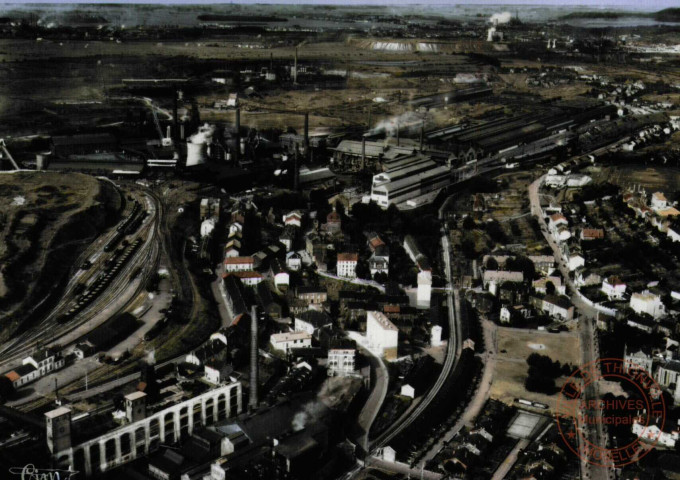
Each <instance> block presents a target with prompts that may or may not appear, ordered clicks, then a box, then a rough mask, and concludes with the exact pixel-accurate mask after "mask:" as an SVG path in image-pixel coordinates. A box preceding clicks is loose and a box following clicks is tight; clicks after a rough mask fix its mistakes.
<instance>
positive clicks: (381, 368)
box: [358, 349, 390, 452]
mask: <svg viewBox="0 0 680 480" xmlns="http://www.w3.org/2000/svg"><path fill="white" fill-rule="evenodd" d="M362 353H363V354H364V355H366V356H367V357H368V359H369V362H370V364H371V377H372V379H373V382H372V383H373V385H372V387H373V388H372V390H371V395H370V396H369V397H368V400H367V401H366V403H365V404H364V408H362V409H361V413H359V419H358V422H359V426H360V427H361V429H362V431H363V434H362V435H361V438H360V439H359V443H360V444H361V446H362V447H363V449H364V451H366V452H368V434H369V432H370V431H371V427H372V426H373V422H375V419H376V417H377V416H378V413H379V412H380V408H381V407H382V405H383V403H385V397H386V396H387V387H388V385H389V380H390V375H389V373H388V371H387V367H386V366H385V362H383V360H382V358H380V357H378V356H376V355H373V354H372V353H371V352H369V351H368V350H364V349H362Z"/></svg>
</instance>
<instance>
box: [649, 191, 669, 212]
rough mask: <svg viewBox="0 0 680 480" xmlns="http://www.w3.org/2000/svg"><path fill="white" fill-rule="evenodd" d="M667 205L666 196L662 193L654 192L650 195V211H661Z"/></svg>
mask: <svg viewBox="0 0 680 480" xmlns="http://www.w3.org/2000/svg"><path fill="white" fill-rule="evenodd" d="M668 205H669V203H668V200H667V199H666V196H665V195H664V194H663V193H662V192H654V193H653V194H652V201H651V205H650V206H651V207H652V210H663V209H664V208H667V207H668Z"/></svg>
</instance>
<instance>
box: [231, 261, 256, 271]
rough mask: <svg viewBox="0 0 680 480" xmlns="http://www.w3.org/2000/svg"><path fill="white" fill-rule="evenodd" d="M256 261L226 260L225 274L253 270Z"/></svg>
mask: <svg viewBox="0 0 680 480" xmlns="http://www.w3.org/2000/svg"><path fill="white" fill-rule="evenodd" d="M254 267H255V260H254V259H253V257H227V258H225V259H224V271H225V272H245V271H249V270H253V268H254Z"/></svg>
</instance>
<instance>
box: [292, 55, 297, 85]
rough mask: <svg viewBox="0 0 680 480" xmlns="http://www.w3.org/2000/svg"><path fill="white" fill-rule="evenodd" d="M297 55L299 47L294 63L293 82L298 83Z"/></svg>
mask: <svg viewBox="0 0 680 480" xmlns="http://www.w3.org/2000/svg"><path fill="white" fill-rule="evenodd" d="M297 55H298V47H295V62H294V64H293V83H295V84H297Z"/></svg>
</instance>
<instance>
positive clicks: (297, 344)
mask: <svg viewBox="0 0 680 480" xmlns="http://www.w3.org/2000/svg"><path fill="white" fill-rule="evenodd" d="M269 342H270V343H271V345H272V347H273V348H274V349H275V350H279V351H282V352H284V353H288V352H289V351H290V350H291V349H292V348H311V347H312V335H311V334H310V333H307V332H284V333H275V334H273V335H272V336H271V337H270V338H269Z"/></svg>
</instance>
